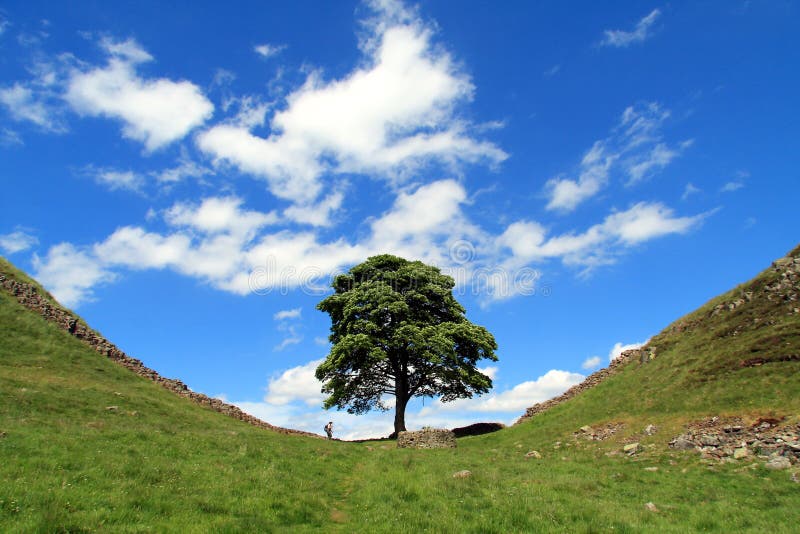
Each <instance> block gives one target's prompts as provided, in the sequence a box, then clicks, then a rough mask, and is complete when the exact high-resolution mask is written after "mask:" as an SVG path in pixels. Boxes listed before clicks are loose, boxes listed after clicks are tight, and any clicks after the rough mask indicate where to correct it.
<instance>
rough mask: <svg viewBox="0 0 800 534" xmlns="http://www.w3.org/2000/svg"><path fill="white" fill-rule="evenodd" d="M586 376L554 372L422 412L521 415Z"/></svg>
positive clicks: (428, 413)
mask: <svg viewBox="0 0 800 534" xmlns="http://www.w3.org/2000/svg"><path fill="white" fill-rule="evenodd" d="M584 378H586V377H585V376H584V375H582V374H580V373H571V372H569V371H561V370H559V369H551V370H550V371H548V372H547V373H545V374H544V375H542V376H540V377H539V378H537V379H536V380H528V381H526V382H522V383H520V384H517V385H516V386H514V387H512V388H511V389H508V390H506V391H503V392H502V393H491V394H488V395H483V396H481V397H475V398H472V399H458V400H455V401H452V402H441V401H439V400H437V401H435V402H433V403H432V404H431V405H430V406H426V407H424V408H423V409H422V410H420V412H419V414H420V415H421V416H428V415H431V414H433V413H436V412H447V411H475V412H493V413H512V412H513V413H517V414H518V413H519V412H521V411H523V410H525V409H526V408H528V407H529V406H532V405H534V404H536V403H537V402H542V401H545V400H547V399H551V398H553V397H555V396H557V395H560V394H561V393H563V392H564V391H566V390H567V389H569V388H570V387H572V386H574V385H575V384H578V383H580V382H581V381H582V380H583V379H584Z"/></svg>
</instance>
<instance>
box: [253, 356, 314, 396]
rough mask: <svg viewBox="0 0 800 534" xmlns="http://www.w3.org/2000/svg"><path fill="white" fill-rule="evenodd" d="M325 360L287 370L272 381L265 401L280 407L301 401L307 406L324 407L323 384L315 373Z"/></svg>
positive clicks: (268, 386)
mask: <svg viewBox="0 0 800 534" xmlns="http://www.w3.org/2000/svg"><path fill="white" fill-rule="evenodd" d="M323 361H324V359H319V360H313V361H310V362H308V363H307V364H305V365H300V366H297V367H292V368H291V369H287V370H286V371H284V372H283V373H281V374H280V375H279V376H277V377H274V378H272V379H270V381H269V384H268V385H267V394H266V396H265V397H264V401H265V402H268V403H270V404H275V405H278V406H282V405H286V404H289V403H290V402H294V401H300V402H303V403H305V405H306V406H318V407H321V406H322V401H323V399H324V398H325V395H323V394H322V382H320V381H319V380H317V377H316V376H314V372H315V371H316V369H317V367H318V366H319V365H320V364H321V363H322V362H323Z"/></svg>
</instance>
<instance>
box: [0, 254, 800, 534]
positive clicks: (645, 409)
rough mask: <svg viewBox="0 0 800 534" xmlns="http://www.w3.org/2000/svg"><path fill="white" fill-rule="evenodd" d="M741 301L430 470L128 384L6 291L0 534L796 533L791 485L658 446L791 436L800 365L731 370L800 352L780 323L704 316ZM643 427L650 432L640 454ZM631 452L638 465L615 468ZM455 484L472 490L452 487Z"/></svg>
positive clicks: (794, 328) (404, 456) (427, 459)
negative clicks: (613, 426) (703, 422)
mask: <svg viewBox="0 0 800 534" xmlns="http://www.w3.org/2000/svg"><path fill="white" fill-rule="evenodd" d="M0 268H2V269H3V271H4V272H6V271H8V270H9V269H13V268H12V267H10V266H9V265H8V264H3V265H0ZM15 276H24V275H22V274H21V273H18V272H16V274H15ZM772 276H773V273H770V272H766V273H764V274H763V275H762V276H761V277H759V278H758V279H757V280H756V281H755V282H753V283H754V284H757V285H758V284H761V285H764V284H769V283H771V277H772ZM751 288H752V286H751V285H748V286H746V287H745V286H742V287H740V288H737V289H735V290H733V292H731V293H730V294H728V295H724V296H722V297H719V298H718V299H715V300H714V301H712V302H710V303H709V304H708V305H706V306H704V307H703V308H701V309H700V310H698V311H697V312H695V313H693V314H690V315H688V316H687V317H684V318H682V319H680V320H679V321H677V322H676V323H675V324H674V325H672V326H671V327H669V328H667V329H666V330H665V331H664V332H662V334H659V336H656V338H654V339H653V341H652V345H653V346H655V347H656V353H657V357H656V358H655V359H654V360H653V361H651V362H649V363H647V364H645V365H639V364H638V363H634V364H631V365H628V366H626V367H625V368H624V369H623V371H622V372H621V373H620V374H618V375H616V376H614V377H612V378H611V379H609V380H607V381H606V382H604V383H603V384H601V385H599V386H598V387H596V388H593V389H591V390H589V391H588V392H586V393H584V394H582V395H581V396H579V397H577V398H575V399H573V400H571V401H569V402H567V403H564V404H562V405H560V406H557V407H556V408H554V409H552V410H550V411H548V412H546V413H544V414H541V415H539V416H536V417H534V418H533V419H531V420H529V421H527V422H525V423H523V424H520V425H517V426H514V427H511V428H508V429H505V430H503V431H500V432H495V433H493V434H487V435H484V436H476V437H468V438H462V439H460V440H459V443H458V448H457V449H453V450H434V451H419V450H400V449H396V448H395V447H394V444H393V443H392V442H371V443H370V442H367V443H338V442H328V441H324V440H318V439H313V438H306V437H300V436H286V435H282V434H277V433H274V432H270V431H265V430H260V429H257V428H254V427H251V426H249V425H247V424H244V423H241V422H239V421H235V420H232V419H230V418H227V417H225V416H223V415H221V414H218V413H216V412H213V411H210V410H207V409H204V408H202V407H200V406H197V405H195V404H193V403H191V402H190V401H188V400H187V399H184V398H180V397H177V396H175V395H173V394H171V393H170V392H168V391H166V390H165V389H163V388H161V387H160V386H158V385H156V384H153V383H151V382H149V381H147V380H145V379H143V378H141V377H138V376H136V375H134V374H132V373H130V372H129V371H127V370H125V369H123V368H121V367H119V366H117V365H116V364H114V363H113V362H111V361H109V360H106V359H104V358H103V357H101V356H99V355H98V354H97V353H95V352H94V351H92V350H91V349H89V348H88V347H87V346H86V345H84V344H83V343H81V342H79V341H77V340H75V339H73V338H72V337H71V336H69V335H68V334H66V333H65V332H63V331H61V330H59V329H58V328H56V327H54V326H52V325H50V324H48V323H46V322H45V321H44V320H42V319H41V318H40V317H38V316H37V315H34V314H33V313H31V312H29V311H27V310H26V309H24V308H23V307H22V306H20V305H19V304H17V302H16V301H15V300H13V299H12V298H10V296H9V295H7V294H6V293H3V292H0V325H2V329H0V432H4V433H5V437H2V438H0V458H2V461H0V531H2V532H94V531H99V532H108V531H111V532H152V531H155V532H209V531H214V532H273V531H287V530H290V529H291V530H292V531H297V532H305V531H307V532H317V531H323V530H325V531H339V532H600V531H614V532H640V531H652V532H687V531H699V532H702V531H723V530H725V531H737V532H740V531H741V532H747V531H749V532H761V531H766V530H769V531H770V532H792V531H794V530H795V527H796V525H797V524H799V523H800V507H798V506H797V503H798V495H800V485H798V484H796V483H794V482H792V481H791V480H790V478H789V474H788V473H787V472H786V471H778V472H775V471H767V470H765V469H764V468H763V466H762V465H761V462H757V461H756V462H738V463H731V464H718V463H713V464H709V463H706V462H704V461H702V460H701V459H700V458H699V456H697V455H695V454H693V453H685V452H677V451H672V450H670V449H669V448H668V447H667V441H669V439H670V438H671V437H673V436H675V435H676V434H678V433H680V432H681V429H682V428H683V426H684V425H685V424H686V423H687V422H689V421H691V420H694V419H698V418H701V417H707V416H711V415H727V414H735V415H744V416H750V417H756V416H758V415H776V416H780V417H787V421H796V420H797V417H798V414H800V373H798V369H800V362H797V361H777V362H775V363H767V364H765V365H762V366H759V367H741V366H740V365H739V362H741V360H744V359H748V358H751V357H752V355H753V354H757V355H758V356H759V357H762V358H765V359H770V358H772V359H775V358H779V357H780V356H781V355H785V354H799V353H800V350H799V349H800V346H799V345H800V320H798V316H797V315H791V314H790V313H788V312H787V308H786V306H788V305H789V304H786V303H778V304H775V303H771V302H767V301H761V300H758V299H754V300H753V301H752V302H750V303H748V304H747V305H743V306H741V307H739V308H737V309H736V310H733V311H731V312H727V313H721V314H716V315H713V316H712V315H711V314H712V311H713V309H714V306H716V305H717V304H718V303H719V302H723V301H725V302H728V301H730V300H731V299H734V298H736V295H738V294H739V293H740V292H742V291H745V290H749V289H751ZM754 318H766V319H768V321H759V322H755V321H754ZM769 321H771V322H772V324H768V322H769ZM734 332H736V334H735V335H734ZM110 407H116V408H115V409H114V408H112V409H109V408H110ZM606 422H622V423H624V424H625V426H624V428H623V429H622V431H621V432H620V433H619V434H617V435H615V436H614V437H613V438H611V439H609V440H607V441H603V442H588V441H583V440H577V439H575V438H573V436H572V433H573V432H574V431H575V430H577V429H578V428H579V427H580V426H582V425H585V424H592V425H594V424H602V423H606ZM650 423H653V424H656V425H657V426H658V427H659V428H660V430H659V432H658V433H657V434H655V435H654V436H643V435H641V433H640V432H641V430H642V429H643V428H644V426H646V425H647V424H650ZM633 439H635V440H638V441H640V442H641V443H642V444H643V446H644V451H643V452H642V453H640V454H639V455H636V456H634V457H627V456H625V455H622V454H619V450H620V449H621V447H622V445H623V443H624V442H625V440H633ZM529 450H538V451H540V452H541V454H542V456H543V457H542V458H541V459H539V460H534V459H526V458H525V453H527V452H528V451H529ZM652 467H657V468H658V469H657V470H655V471H652V470H646V469H645V468H652ZM463 469H468V470H470V471H471V472H472V476H471V477H469V478H465V479H456V478H453V476H452V475H453V473H454V472H456V471H460V470H463ZM795 471H796V468H795ZM648 502H652V503H654V504H655V506H656V507H657V508H658V511H657V512H652V511H648V510H647V509H646V508H645V503H648Z"/></svg>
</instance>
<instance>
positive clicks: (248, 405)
mask: <svg viewBox="0 0 800 534" xmlns="http://www.w3.org/2000/svg"><path fill="white" fill-rule="evenodd" d="M170 4H171V5H169V6H166V5H164V3H163V2H136V3H103V2H99V3H98V2H74V3H70V4H69V5H66V4H63V5H62V4H58V3H56V4H54V3H52V2H35V1H26V2H5V3H3V4H2V5H0V176H1V177H2V180H3V195H2V197H0V248H2V253H3V255H5V256H6V257H8V258H9V259H10V260H12V261H13V262H14V263H16V264H17V265H18V266H20V267H21V268H23V269H24V270H26V271H27V272H29V273H31V274H32V275H33V276H35V277H37V278H38V279H39V280H40V281H41V282H42V283H43V284H44V285H45V286H46V287H47V288H48V289H50V290H51V291H52V292H53V293H54V294H55V295H56V297H58V298H59V299H60V300H61V301H62V302H63V303H65V304H66V305H68V306H70V307H72V308H74V309H76V310H77V311H78V312H79V313H80V314H81V315H82V316H83V317H85V318H86V319H87V321H88V322H89V323H90V324H91V325H93V326H94V327H95V328H97V329H98V330H100V331H101V332H103V333H104V334H105V335H106V336H107V337H109V338H110V339H111V340H113V341H114V342H115V343H117V344H118V345H119V346H120V347H121V348H123V349H124V350H126V351H127V352H128V353H129V354H131V355H132V356H134V357H137V358H140V359H142V360H143V361H144V362H145V363H146V364H147V365H148V366H150V367H152V368H154V369H156V370H157V371H158V372H160V373H161V374H163V375H165V376H170V377H178V378H181V379H182V380H184V381H185V382H187V383H188V384H189V385H190V387H191V388H192V389H194V390H196V391H202V392H204V393H207V394H209V395H213V396H219V397H222V398H225V399H227V400H228V401H230V402H234V403H236V404H238V405H239V406H241V407H242V408H244V409H246V410H248V411H250V412H251V413H254V414H255V415H258V416H260V417H262V418H264V419H265V420H267V421H269V422H271V423H274V424H279V425H286V426H292V427H296V428H303V429H308V430H311V431H315V432H321V431H322V425H323V424H324V423H325V422H326V421H327V420H329V419H332V420H333V421H334V423H335V425H336V434H337V435H338V436H340V437H345V438H355V437H365V436H377V435H385V434H388V432H390V431H391V427H392V415H391V413H373V414H370V415H367V416H359V417H356V416H351V415H348V414H346V413H345V412H335V411H334V412H325V411H323V410H322V409H321V408H320V406H321V398H322V397H321V395H320V393H319V384H318V383H316V382H315V380H314V378H313V369H314V367H315V365H316V364H317V362H318V361H319V360H320V358H323V357H324V356H325V355H326V354H327V349H328V345H327V341H326V339H327V334H328V328H329V319H328V317H327V316H326V315H324V314H322V313H321V312H318V311H316V310H315V309H314V307H315V305H316V303H317V302H319V300H321V298H323V297H324V295H325V294H326V291H327V290H326V287H327V285H328V283H329V281H330V279H331V276H332V275H333V274H335V273H337V272H341V271H343V270H346V269H347V268H349V267H350V266H352V265H354V264H356V263H359V262H360V261H363V260H364V259H366V257H368V256H370V255H372V254H377V253H384V252H387V253H395V254H399V255H402V256H405V257H407V258H410V259H421V260H423V261H426V262H428V263H432V264H435V265H437V266H439V267H441V268H442V269H444V270H446V271H447V272H449V273H451V274H453V276H454V277H455V278H456V279H457V280H458V287H457V289H456V293H457V296H458V298H459V300H460V301H461V302H462V303H463V304H464V305H465V306H466V308H467V310H468V317H469V318H470V319H471V320H472V321H474V322H476V323H478V324H481V325H483V326H485V327H487V328H488V329H489V330H490V331H491V332H492V333H493V334H494V335H495V337H496V339H497V342H498V345H499V350H498V353H497V354H498V356H499V358H500V359H499V362H497V363H496V364H492V365H491V366H490V367H487V368H486V372H487V373H489V374H491V375H492V376H493V377H494V383H495V387H494V390H493V391H492V392H491V393H489V394H487V395H485V396H483V397H481V398H477V399H472V400H469V401H457V402H455V403H451V404H446V405H443V404H441V403H440V402H438V401H436V400H435V399H425V402H424V403H423V402H421V401H420V402H417V403H414V404H412V405H411V406H410V407H409V410H408V412H407V419H406V420H407V422H408V424H409V426H410V427H411V428H415V427H421V426H423V425H434V426H449V427H452V426H459V425H462V424H468V423H471V422H476V421H503V422H506V423H508V422H511V421H512V420H514V419H515V418H516V417H518V416H519V415H520V414H521V413H522V412H524V409H525V407H527V406H529V405H531V404H533V403H535V402H538V401H542V400H544V399H546V398H549V397H552V396H553V395H556V394H558V393H560V392H561V391H563V390H564V389H566V388H567V387H569V386H570V385H572V384H574V383H576V382H577V381H580V380H581V379H582V377H583V376H584V375H586V374H588V373H590V372H592V371H593V370H595V369H597V368H599V367H601V366H604V365H606V364H607V363H608V361H609V358H611V357H613V355H614V354H615V353H616V352H618V350H619V349H620V348H621V347H623V346H628V345H635V344H637V343H641V342H644V341H645V340H647V339H648V338H649V337H650V336H652V335H653V334H655V333H657V332H658V331H660V330H661V329H662V328H663V327H665V326H666V325H667V324H668V323H670V322H671V321H672V320H674V319H676V318H678V317H679V316H681V315H682V314H684V313H687V312H689V311H691V310H692V309H694V308H696V307H697V306H699V305H701V304H702V303H704V302H705V301H706V300H708V299H709V298H711V297H713V296H714V295H716V294H718V293H720V292H722V291H725V290H727V289H729V288H731V287H732V286H734V285H735V284H737V283H739V282H742V281H744V280H746V279H748V278H750V277H752V276H753V275H755V274H756V273H757V272H759V271H760V270H761V269H763V268H765V267H766V266H767V265H768V264H769V262H770V261H771V260H772V259H774V258H776V257H778V256H780V255H782V254H784V253H785V252H787V251H788V250H789V249H791V248H792V247H793V246H794V245H796V244H797V240H798V235H797V232H796V231H795V229H796V228H797V226H798V225H797V219H798V216H797V203H798V200H799V199H800V198H799V197H798V190H799V189H800V187H799V186H798V184H800V180H798V178H799V177H798V171H797V169H798V167H799V166H800V146H798V145H800V142H798V141H799V140H800V131H799V130H800V111H798V110H800V107H799V106H798V105H797V96H798V94H800V91H798V89H800V75H798V72H800V68H798V67H800V34H798V32H797V31H796V30H797V28H798V27H800V16H799V13H798V11H799V10H800V6H798V4H797V3H796V2H759V1H747V2H727V1H725V2H723V1H720V2H703V3H697V2H672V3H658V2H656V3H646V2H615V3H613V4H609V5H607V4H605V3H603V4H600V3H596V2H575V3H570V4H566V3H549V4H544V5H536V4H535V3H533V2H511V3H504V4H502V5H501V4H495V3H485V2H471V1H467V2H459V3H457V4H456V3H453V2H439V1H437V2H430V3H422V4H419V5H416V4H402V3H396V2H390V1H380V2H367V3H360V2H345V1H342V2H291V3H285V5H279V4H267V5H264V4H263V3H262V2H240V3H237V4H236V6H235V7H231V6H228V5H223V4H220V3H212V2H184V3H170ZM615 351H616V352H615Z"/></svg>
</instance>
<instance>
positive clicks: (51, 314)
mask: <svg viewBox="0 0 800 534" xmlns="http://www.w3.org/2000/svg"><path fill="white" fill-rule="evenodd" d="M0 288H2V289H4V290H5V291H6V292H7V293H9V294H10V295H11V296H13V297H14V298H15V299H16V300H17V302H19V303H20V304H22V305H23V306H25V307H26V308H28V309H30V310H32V311H34V312H36V313H38V314H39V315H41V316H42V317H44V318H45V319H46V320H47V321H49V322H51V323H53V324H55V325H56V326H58V327H59V328H61V329H62V330H66V331H67V332H69V333H70V334H72V335H73V336H74V337H76V338H78V339H80V340H81V341H83V342H84V343H86V344H88V345H89V346H90V347H92V348H93V349H94V350H96V351H97V352H99V353H100V354H102V355H103V356H105V357H107V358H109V359H111V360H113V361H114V362H116V363H118V364H119V365H121V366H123V367H125V368H126V369H129V370H131V371H133V372H134V373H136V374H138V375H139V376H143V377H145V378H147V379H148V380H152V381H153V382H156V383H157V384H160V385H161V386H163V387H165V388H166V389H168V390H170V391H172V392H173V393H176V394H178V395H180V396H181V397H186V398H188V399H191V400H192V401H194V402H196V403H198V404H201V405H203V406H206V407H207V408H210V409H212V410H214V411H216V412H220V413H223V414H225V415H227V416H229V417H233V418H234V419H238V420H240V421H244V422H246V423H250V424H251V425H254V426H257V427H260V428H266V429H269V430H273V431H275V432H279V433H281V434H299V435H304V436H312V437H316V438H319V437H321V436H318V435H317V434H312V433H310V432H303V431H301V430H292V429H289V428H282V427H278V426H274V425H271V424H269V423H267V422H265V421H262V420H261V419H258V418H256V417H253V416H252V415H250V414H247V413H245V412H243V411H242V410H240V409H239V408H238V407H236V406H233V405H232V404H228V403H226V402H223V401H221V400H219V399H214V398H211V397H209V396H207V395H204V394H203V393H196V392H194V391H192V390H190V389H189V387H188V386H187V385H186V384H184V383H183V382H181V381H180V380H175V379H172V378H164V377H163V376H161V375H159V374H158V373H157V372H155V371H154V370H152V369H150V368H148V367H146V366H145V365H144V364H143V363H142V362H141V361H140V360H137V359H136V358H131V357H130V356H128V355H127V354H125V353H124V352H122V351H121V350H120V349H119V348H118V347H117V346H116V345H114V344H113V343H111V342H110V341H108V340H107V339H106V338H104V337H103V336H101V335H100V334H98V333H97V332H95V331H94V330H92V329H91V328H89V327H88V326H87V325H86V324H85V323H84V322H83V321H82V320H80V319H79V318H78V317H77V316H76V315H75V314H73V313H72V312H70V311H69V310H66V309H64V308H62V307H60V306H56V305H54V304H52V303H51V301H50V300H49V299H48V298H47V297H46V296H45V295H44V294H42V292H41V291H40V290H39V289H38V288H37V287H35V286H33V285H31V284H26V283H24V282H19V281H17V280H13V279H11V278H8V277H6V276H4V275H0Z"/></svg>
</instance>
